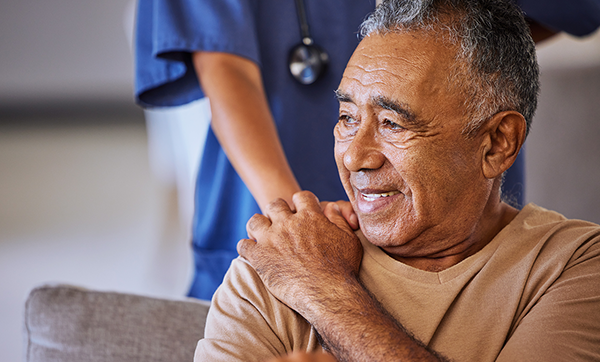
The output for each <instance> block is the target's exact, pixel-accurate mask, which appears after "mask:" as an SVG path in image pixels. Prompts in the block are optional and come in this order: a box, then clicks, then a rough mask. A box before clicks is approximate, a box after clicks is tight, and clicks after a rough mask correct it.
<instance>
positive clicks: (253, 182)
mask: <svg viewBox="0 0 600 362" xmlns="http://www.w3.org/2000/svg"><path fill="white" fill-rule="evenodd" d="M193 61H194V67H195V69H196V73H197V74H198V78H199V81H200V84H201V85H202V89H203V91H204V93H205V94H206V96H207V97H208V98H209V99H210V106H211V112H212V123H211V126H212V128H213V131H214V133H215V135H216V136H217V139H218V140H219V143H220V144H221V146H222V147H223V149H224V150H225V153H226V154H227V157H228V158H229V160H230V161H231V163H232V165H233V167H234V168H235V170H236V171H237V172H238V174H239V175H240V177H241V178H242V180H243V181H244V183H245V184H246V186H247V187H248V189H249V190H250V192H251V193H252V196H254V198H255V199H256V201H257V202H258V205H259V206H260V207H261V209H262V210H264V208H265V206H266V205H267V203H268V202H270V201H271V200H273V199H275V198H279V197H280V198H283V199H284V200H286V201H287V202H290V204H291V198H292V195H293V194H294V193H295V192H297V191H300V186H299V185H298V182H297V181H296V178H295V177H294V175H293V173H292V170H291V168H290V166H289V164H288V162H287V159H286V157H285V154H284V152H283V148H282V146H281V142H280V140H279V136H278V134H277V129H276V128H275V123H274V121H273V117H272V116H271V112H270V110H269V106H268V104H267V100H266V96H265V93H264V90H263V85H262V78H261V74H260V70H259V68H258V66H257V65H256V64H255V63H254V62H252V61H250V60H248V59H245V58H242V57H239V56H236V55H232V54H227V53H217V52H198V53H194V54H193Z"/></svg>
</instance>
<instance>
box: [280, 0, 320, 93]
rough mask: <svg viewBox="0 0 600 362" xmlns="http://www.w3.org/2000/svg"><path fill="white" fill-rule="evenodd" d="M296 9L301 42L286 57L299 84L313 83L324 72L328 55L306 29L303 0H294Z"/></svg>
mask: <svg viewBox="0 0 600 362" xmlns="http://www.w3.org/2000/svg"><path fill="white" fill-rule="evenodd" d="M296 11H297V13H298V21H299V23H300V33H301V34H302V42H301V43H300V44H298V45H296V46H295V47H294V48H292V50H290V54H289V57H288V65H289V67H290V72H291V73H292V76H294V78H295V79H296V80H297V81H298V82H300V83H301V84H313V83H314V82H315V81H316V80H317V79H318V78H319V77H320V76H321V74H323V73H324V72H325V68H327V63H329V56H328V55H327V53H326V52H325V51H324V50H323V49H321V48H319V47H318V46H316V45H315V44H314V40H313V38H312V37H311V36H310V31H309V30H308V21H307V20H306V11H305V10H304V2H303V0H296Z"/></svg>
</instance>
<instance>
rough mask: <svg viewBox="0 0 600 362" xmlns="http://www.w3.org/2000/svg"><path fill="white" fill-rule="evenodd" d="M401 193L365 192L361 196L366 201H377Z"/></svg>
mask: <svg viewBox="0 0 600 362" xmlns="http://www.w3.org/2000/svg"><path fill="white" fill-rule="evenodd" d="M399 193H400V191H389V192H381V193H363V192H361V195H362V197H363V199H364V200H365V201H375V200H377V199H380V198H382V197H390V196H393V195H397V194H399Z"/></svg>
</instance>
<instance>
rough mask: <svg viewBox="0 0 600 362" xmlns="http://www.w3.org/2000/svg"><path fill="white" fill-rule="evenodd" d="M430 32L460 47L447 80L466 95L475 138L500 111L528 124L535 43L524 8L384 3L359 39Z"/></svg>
mask: <svg viewBox="0 0 600 362" xmlns="http://www.w3.org/2000/svg"><path fill="white" fill-rule="evenodd" d="M410 31H426V32H434V33H442V34H444V35H445V37H444V39H446V40H447V41H449V42H450V43H452V44H455V45H456V46H457V47H458V49H459V50H458V54H457V62H456V65H455V66H454V67H453V73H454V74H451V75H450V76H449V81H450V84H451V86H458V88H459V89H461V91H462V92H464V94H465V109H466V112H467V114H466V115H467V116H468V117H469V118H470V119H469V121H468V122H467V124H466V126H465V129H464V133H465V134H467V135H473V134H474V133H475V132H477V130H478V129H479V128H480V127H481V125H482V124H483V123H485V122H486V121H487V120H488V119H490V118H491V117H492V116H493V115H495V114H496V113H498V112H502V111H507V110H515V111H517V112H519V113H521V114H522V115H523V116H524V118H525V121H526V123H527V133H529V129H530V128H531V120H532V118H533V115H534V113H535V109H536V107H537V96H538V92H539V69H538V64H537V59H536V55H535V44H534V43H533V40H532V39H531V36H530V33H529V27H528V25H527V23H526V21H525V19H524V17H523V13H522V12H521V10H520V9H519V8H518V7H517V6H516V5H514V4H513V3H512V2H511V1H509V0H384V1H383V2H382V3H381V4H380V5H379V6H378V7H377V9H376V10H375V12H374V13H372V14H371V15H370V16H369V17H368V18H367V19H366V20H365V21H364V22H363V24H362V25H361V29H360V35H361V36H362V37H367V36H369V35H371V34H381V35H384V34H386V33H390V32H410Z"/></svg>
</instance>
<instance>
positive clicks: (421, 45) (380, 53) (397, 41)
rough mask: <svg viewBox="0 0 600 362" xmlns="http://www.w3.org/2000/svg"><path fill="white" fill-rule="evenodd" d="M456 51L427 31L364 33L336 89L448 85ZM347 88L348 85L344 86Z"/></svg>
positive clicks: (389, 89) (362, 90)
mask: <svg viewBox="0 0 600 362" xmlns="http://www.w3.org/2000/svg"><path fill="white" fill-rule="evenodd" d="M455 57H456V51H455V48H454V47H452V46H448V45H447V44H446V43H444V42H442V41H439V40H438V39H436V37H435V36H433V35H432V34H430V33H425V32H402V33H387V34H384V35H379V34H372V35H370V36H368V37H365V38H364V39H363V40H362V41H361V42H360V44H359V45H358V47H357V48H356V50H355V52H354V54H353V55H352V57H351V59H350V61H349V62H348V65H347V67H346V70H345V71H344V76H343V78H342V82H341V84H340V89H342V90H345V88H348V87H350V88H355V89H356V90H357V91H359V90H360V92H364V91H366V90H369V88H370V87H380V88H381V87H383V88H385V89H386V90H387V91H388V92H389V91H394V90H395V89H397V88H398V90H400V88H401V89H402V90H404V91H406V90H411V89H412V90H416V89H420V91H421V92H422V91H426V89H424V88H435V89H436V90H440V89H442V88H446V89H449V86H448V82H449V79H450V77H449V76H450V74H452V73H453V70H452V69H453V65H454V64H455V63H454V62H455ZM348 91H350V89H348Z"/></svg>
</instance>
